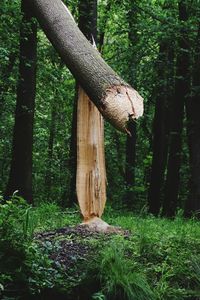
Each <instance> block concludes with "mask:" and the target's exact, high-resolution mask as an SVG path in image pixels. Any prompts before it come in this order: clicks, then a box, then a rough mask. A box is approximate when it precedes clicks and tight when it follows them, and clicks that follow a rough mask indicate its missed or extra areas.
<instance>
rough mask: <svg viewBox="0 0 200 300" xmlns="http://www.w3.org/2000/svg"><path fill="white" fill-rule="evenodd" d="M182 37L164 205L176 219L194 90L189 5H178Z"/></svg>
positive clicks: (164, 210)
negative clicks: (188, 107)
mask: <svg viewBox="0 0 200 300" xmlns="http://www.w3.org/2000/svg"><path fill="white" fill-rule="evenodd" d="M178 9H179V20H180V33H179V35H178V41H179V43H178V53H177V62H176V77H175V91H174V99H173V102H172V105H171V117H170V124H171V128H170V133H169V134H170V136H169V158H168V166H167V177H166V187H165V198H164V203H163V214H164V215H166V216H169V217H171V216H174V215H175V212H176V208H177V203H178V195H179V183H180V165H181V154H182V130H183V117H184V104H185V100H186V97H187V95H188V93H189V90H190V77H189V42H188V35H187V31H185V29H184V27H185V25H186V22H187V20H188V7H187V1H179V2H178Z"/></svg>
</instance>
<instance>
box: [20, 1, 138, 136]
mask: <svg viewBox="0 0 200 300" xmlns="http://www.w3.org/2000/svg"><path fill="white" fill-rule="evenodd" d="M26 1H28V2H29V3H31V4H32V8H33V9H34V12H35V15H36V17H37V19H38V20H39V22H40V24H41V26H42V28H43V30H44V31H45V33H46V35H47V37H48V38H49V40H50V41H51V42H52V44H53V45H54V47H55V48H56V49H57V51H58V52H59V54H60V56H61V58H62V59H63V61H64V62H65V63H66V65H67V67H68V68H69V69H70V71H71V72H72V74H73V75H74V77H75V78H76V79H77V80H78V82H79V83H80V84H81V86H82V88H83V89H84V90H85V92H86V93H87V95H88V96H89V98H90V99H91V100H92V101H93V102H94V104H95V105H96V106H97V108H98V109H99V111H100V112H101V114H102V115H103V116H104V117H105V118H106V119H107V120H109V121H110V122H111V123H112V124H113V125H114V126H115V127H116V128H118V129H119V130H122V131H127V122H129V121H130V120H132V119H135V118H138V117H139V116H141V115H142V113H143V102H142V98H141V97H140V95H139V94H138V93H137V92H136V91H135V90H134V89H133V88H131V87H130V86H129V85H128V84H127V83H125V82H124V81H123V80H122V79H121V78H120V77H119V76H118V75H117V74H116V73H115V72H114V71H113V70H112V69H111V68H110V67H109V66H108V65H107V64H106V63H105V61H104V60H103V59H102V58H101V56H100V55H99V53H98V52H97V51H96V50H95V49H94V48H93V47H92V45H91V44H90V43H89V41H88V40H87V39H86V38H85V36H84V35H83V34H82V33H81V32H80V30H79V29H78V27H77V25H76V23H75V22H74V20H73V17H72V16H71V14H70V12H69V11H68V9H67V7H66V6H65V5H64V4H63V2H62V1H61V0H26Z"/></svg>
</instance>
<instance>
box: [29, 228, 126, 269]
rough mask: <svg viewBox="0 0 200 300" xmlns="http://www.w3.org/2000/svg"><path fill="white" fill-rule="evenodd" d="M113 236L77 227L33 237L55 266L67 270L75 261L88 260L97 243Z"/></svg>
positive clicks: (124, 232)
mask: <svg viewBox="0 0 200 300" xmlns="http://www.w3.org/2000/svg"><path fill="white" fill-rule="evenodd" d="M113 234H115V233H98V232H95V231H91V230H89V229H87V228H86V227H84V226H80V225H79V226H75V227H63V228H60V229H56V230H52V231H47V232H41V233H38V234H36V235H35V239H36V240H37V241H38V242H39V244H40V245H41V247H42V248H43V247H44V248H45V249H46V250H47V252H48V255H49V257H50V259H52V260H53V262H54V264H55V265H56V266H58V267H62V268H63V269H64V270H69V268H73V267H74V266H75V265H76V263H77V261H79V262H80V261H81V260H87V259H89V256H90V255H92V254H94V251H95V253H96V252H97V251H98V249H97V248H98V246H97V245H98V244H99V245H101V243H98V242H99V241H100V240H101V241H102V243H103V242H106V241H109V239H110V237H111V236H112V235H113ZM123 235H125V236H127V237H128V235H129V233H128V231H123ZM95 241H96V242H95Z"/></svg>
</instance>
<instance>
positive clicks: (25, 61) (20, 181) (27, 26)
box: [5, 1, 37, 202]
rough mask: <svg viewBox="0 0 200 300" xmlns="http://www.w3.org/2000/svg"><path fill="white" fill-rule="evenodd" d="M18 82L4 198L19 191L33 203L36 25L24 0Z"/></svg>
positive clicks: (22, 5)
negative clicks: (10, 157) (9, 162)
mask: <svg viewBox="0 0 200 300" xmlns="http://www.w3.org/2000/svg"><path fill="white" fill-rule="evenodd" d="M21 11H22V15H23V17H22V23H21V30H20V65H19V84H18V90H17V102H16V111H15V125H14V133H13V146H12V147H13V149H12V161H11V169H10V175H9V180H8V184H7V189H6V193H5V197H9V196H11V195H12V194H13V192H14V191H16V190H18V191H19V194H20V195H21V196H23V197H24V198H25V199H26V200H27V201H28V202H32V149H33V120H34V106H35V89H36V53H37V25H36V21H35V20H33V18H32V15H31V13H30V9H29V5H28V4H27V1H22V2H21Z"/></svg>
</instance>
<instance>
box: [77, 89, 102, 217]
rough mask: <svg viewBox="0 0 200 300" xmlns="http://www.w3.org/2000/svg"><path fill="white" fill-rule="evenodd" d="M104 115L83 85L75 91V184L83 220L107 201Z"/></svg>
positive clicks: (97, 214)
mask: <svg viewBox="0 0 200 300" xmlns="http://www.w3.org/2000/svg"><path fill="white" fill-rule="evenodd" d="M103 127H104V126H103V119H102V116H101V114H100V113H99V111H98V110H97V108H96V107H95V105H94V104H93V103H92V102H91V101H90V99H89V98H88V96H87V95H86V93H85V92H84V91H83V89H82V88H79V91H78V124H77V147H78V148H77V177H76V188H77V196H78V201H79V205H80V208H81V213H82V215H83V217H84V221H88V220H90V219H92V218H93V217H101V215H102V213H103V210H104V206H105V201H106V173H105V157H104V135H103Z"/></svg>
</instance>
